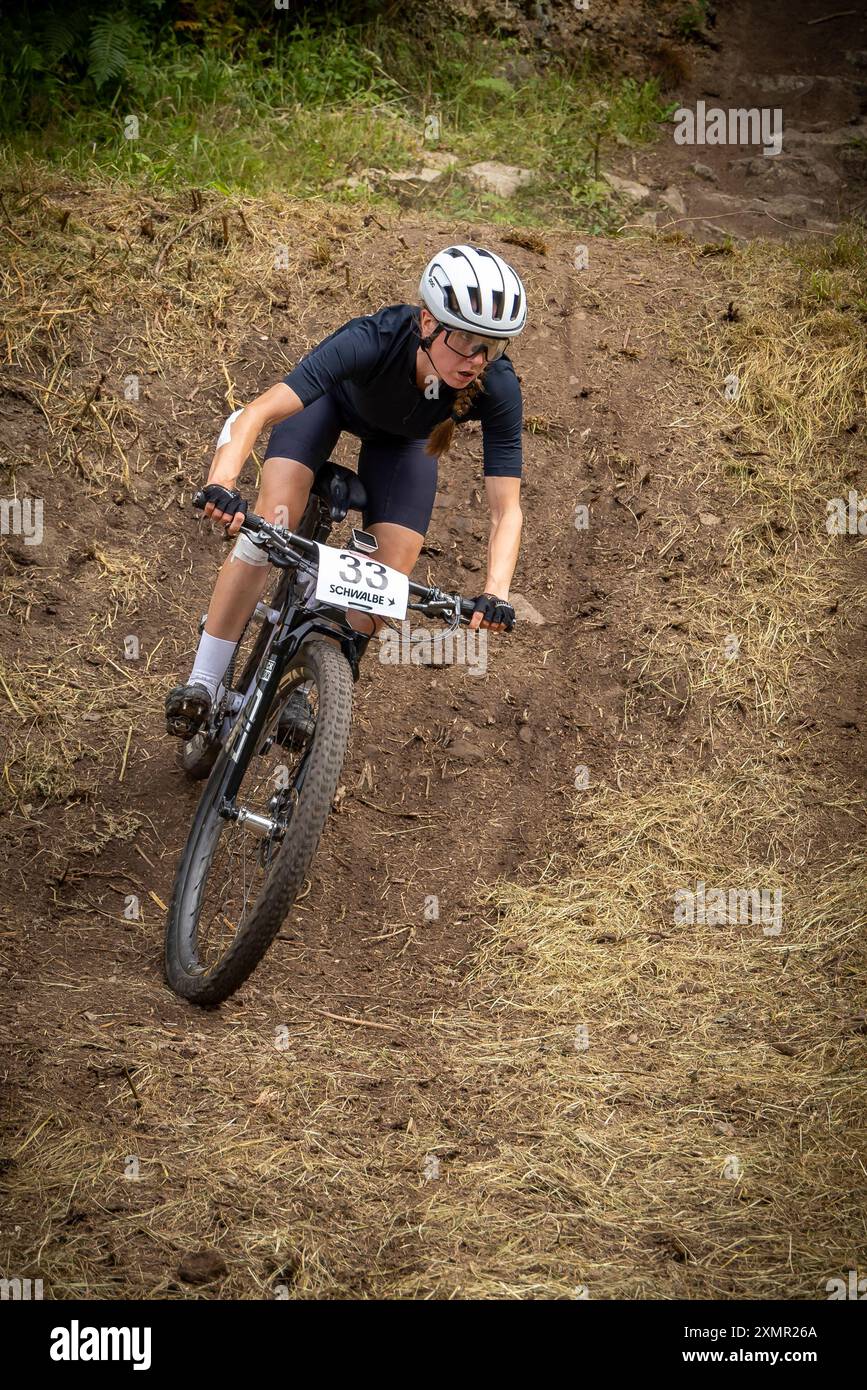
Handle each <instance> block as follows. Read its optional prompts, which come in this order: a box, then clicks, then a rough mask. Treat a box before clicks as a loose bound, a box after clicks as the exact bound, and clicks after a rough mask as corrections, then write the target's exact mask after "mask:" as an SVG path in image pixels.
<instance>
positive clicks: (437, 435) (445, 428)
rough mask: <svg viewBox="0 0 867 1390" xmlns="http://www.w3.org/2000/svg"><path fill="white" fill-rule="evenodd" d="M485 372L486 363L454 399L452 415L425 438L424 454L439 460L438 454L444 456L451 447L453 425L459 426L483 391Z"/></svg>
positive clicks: (453, 431) (453, 435)
mask: <svg viewBox="0 0 867 1390" xmlns="http://www.w3.org/2000/svg"><path fill="white" fill-rule="evenodd" d="M486 371H487V363H486V364H485V367H484V370H483V371H482V372H481V374H480V375H479V376H477V377H476V379H475V381H471V382H470V384H469V386H465V387H464V388H463V390H462V391H459V392H458V394H457V395H456V397H455V403H454V406H453V408H452V413H451V415H450V416H448V417H447V418H446V419H445V420H442V421H441V422H440V424H438V425H435V426H434V428H433V429H432V430H431V432H430V434H429V435H428V438H427V443H426V444H425V446H424V451H425V453H426V454H431V455H432V456H433V457H434V458H439V456H440V454H445V453H447V452H448V450H449V449H450V448H451V447H452V444H453V443H454V437H455V425H456V424H459V423H460V421H461V420H463V419H464V418H465V417H466V416H467V415H468V414H469V412H470V410H471V409H472V406H473V402H474V400H475V399H476V396H478V395H480V394H481V392H482V391H484V389H485V385H484V377H485V372H486Z"/></svg>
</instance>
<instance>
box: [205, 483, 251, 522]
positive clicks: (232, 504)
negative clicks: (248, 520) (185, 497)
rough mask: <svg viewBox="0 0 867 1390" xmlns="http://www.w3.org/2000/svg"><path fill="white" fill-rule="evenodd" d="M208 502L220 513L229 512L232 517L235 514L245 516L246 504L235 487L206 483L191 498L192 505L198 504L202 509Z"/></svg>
mask: <svg viewBox="0 0 867 1390" xmlns="http://www.w3.org/2000/svg"><path fill="white" fill-rule="evenodd" d="M208 502H213V503H214V506H215V507H219V509H220V511H221V512H229V513H231V514H232V515H233V516H234V515H235V513H236V512H243V513H244V515H245V516H246V515H247V503H246V502H245V501H243V499H242V497H241V494H240V492H239V491H238V489H237V488H236V487H232V488H228V487H221V486H220V484H219V483H208V484H207V486H206V487H203V488H202V489H201V491H200V492H198V493H197V494H196V496H195V497H194V498H193V505H194V506H195V505H198V504H200V505H201V506H203V507H204V506H205V505H206V504H207V503H208Z"/></svg>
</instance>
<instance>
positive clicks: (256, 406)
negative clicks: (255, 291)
mask: <svg viewBox="0 0 867 1390" xmlns="http://www.w3.org/2000/svg"><path fill="white" fill-rule="evenodd" d="M419 295H420V299H421V304H419V305H413V304H393V305H390V306H389V307H387V308H385V309H380V310H379V311H378V312H377V313H375V314H368V315H365V316H364V317H361V318H354V319H350V320H349V321H348V323H345V324H344V325H343V326H342V327H341V328H338V329H337V330H336V332H334V333H331V334H330V335H329V336H328V337H327V338H324V339H323V340H322V342H321V343H319V344H318V345H317V346H316V347H315V348H313V350H312V351H311V352H309V353H308V354H307V356H306V357H304V358H302V360H301V362H300V363H299V364H298V366H297V367H296V368H295V369H294V371H291V372H290V373H289V375H288V376H286V377H284V379H283V381H282V382H279V383H278V384H277V385H275V386H272V387H271V388H270V389H269V390H268V391H265V392H263V394H262V395H261V396H257V397H256V399H255V400H254V401H252V402H251V404H250V405H248V406H245V407H244V409H243V410H239V411H235V413H234V415H230V416H229V419H228V420H227V421H226V425H225V427H224V429H223V433H222V434H221V435H220V438H219V440H218V443H217V449H216V452H215V454H214V459H213V462H212V464H211V471H210V473H209V475H208V482H207V485H206V487H205V488H204V493H205V496H206V498H207V499H208V502H207V505H206V507H205V515H206V516H208V517H211V518H212V519H213V520H214V521H219V522H222V523H224V524H225V526H226V530H227V532H228V534H229V535H236V534H237V532H238V530H239V529H240V526H241V523H242V522H243V519H244V511H243V510H239V507H240V508H243V507H244V505H245V504H244V503H243V502H242V500H241V495H240V493H239V492H238V491H237V489H236V487H235V483H236V481H237V479H238V476H239V475H240V473H241V470H242V468H243V467H244V464H245V462H246V460H247V458H248V457H249V455H250V452H251V450H252V449H253V447H254V445H255V443H256V440H257V439H258V437H259V435H260V433H261V432H262V430H263V429H264V428H265V427H266V426H267V425H270V426H272V427H273V428H272V429H271V434H270V436H269V440H268V447H267V449H266V451H265V462H264V465H263V468H262V480H261V487H260V490H259V496H258V498H257V500H256V506H255V511H256V512H257V513H258V514H259V515H260V516H263V517H265V519H266V520H267V521H270V522H278V521H279V523H280V524H281V525H284V526H288V527H289V529H290V530H294V529H295V528H296V527H297V526H298V524H299V522H300V520H301V517H302V515H303V513H304V509H305V507H306V505H307V498H308V495H309V492H310V488H311V485H312V483H313V480H314V477H315V475H316V471H317V469H318V468H319V467H320V465H321V464H323V463H325V462H326V461H327V460H328V459H329V458H330V456H331V453H332V451H333V449H334V446H335V444H336V442H337V439H338V437H339V436H340V433H341V431H342V430H347V431H348V432H349V433H350V434H354V435H356V436H357V437H358V438H359V439H360V440H361V449H360V452H359V456H358V475H359V477H360V478H361V481H362V482H363V483H364V486H365V490H366V493H367V498H368V506H367V511H366V512H365V513H364V514H363V525H364V527H365V529H366V530H369V531H372V532H373V534H374V535H375V536H376V539H377V541H378V549H377V551H376V558H377V560H381V561H382V562H383V564H386V565H391V566H392V568H394V569H397V570H400V571H402V573H404V574H407V575H409V574H411V573H412V570H413V566H414V565H415V563H416V560H417V559H418V557H419V553H420V551H421V547H422V544H423V542H424V538H425V534H426V532H427V529H428V526H429V524H430V518H431V512H432V510H433V504H434V497H435V495H436V488H437V460H438V458H439V456H440V454H442V453H445V451H446V450H447V449H448V448H449V447H450V445H451V443H452V438H453V435H454V427H455V423H456V422H458V421H460V420H473V419H475V420H480V421H481V423H482V441H483V457H484V464H483V466H484V473H485V489H486V493H487V499H488V504H489V507H490V512H491V531H490V536H489V540H488V564H487V575H486V579H485V585H484V591H483V593H481V594H480V595H479V597H478V598H477V599H476V601H475V612H474V613H473V616H472V618H471V620H470V628H471V629H473V630H474V629H476V628H478V627H479V626H481V627H484V628H490V629H491V630H492V631H494V632H501V631H503V630H506V631H509V630H510V629H511V627H512V625H513V623H514V619H515V612H514V609H513V608H512V605H511V604H510V603H509V602H508V596H509V585H510V583H511V580H512V575H513V574H514V571H515V566H516V564H517V562H518V550H519V547H520V539H521V524H522V519H523V518H522V513H521V508H520V501H519V497H520V488H521V462H522V457H521V428H522V398H521V387H520V384H519V382H518V378H517V377H516V375H515V371H514V368H513V366H512V363H511V361H510V360H509V358H508V357H507V356H505V349H506V348H507V347H508V344H509V340H510V339H511V338H514V337H517V335H518V334H519V333H520V332H522V330H523V328H524V326H525V324H526V321H527V300H526V294H525V292H524V286H523V284H522V283H521V280H520V279H519V277H518V275H517V274H516V272H515V271H514V270H513V269H512V267H511V266H510V265H507V263H506V262H505V261H504V260H502V259H501V258H500V257H499V256H497V255H494V253H493V252H491V251H484V250H482V249H481V247H477V246H448V247H446V249H445V250H444V251H441V252H439V254H438V255H436V256H434V257H433V259H432V260H431V261H430V262H429V263H428V265H427V267H426V268H425V271H424V274H423V275H422V277H421V282H420V284H419ZM267 564H268V562H267V560H266V558H265V557H264V556H263V555H262V554H261V552H260V550H259V549H258V548H257V547H256V546H255V545H254V544H253V543H252V542H251V541H250V540H249V539H248V538H247V537H246V536H238V539H237V541H236V542H235V545H234V547H233V550H232V552H231V553H230V555H229V557H228V559H227V560H226V562H225V564H224V565H223V567H222V569H221V570H220V573H219V575H218V577H217V582H216V585H215V586H214V592H213V595H212V598H211V602H210V606H209V608H208V616H207V620H206V623H205V628H204V631H203V633H202V637H201V640H200V642H199V647H198V651H197V652H196V658H195V662H194V664H193V669H192V671H191V673H190V678H189V682H188V683H187V684H186V685H178V686H175V688H174V689H173V690H171V691H170V692H169V694H168V696H167V697H166V719H167V727H168V730H169V732H170V733H172V734H175V735H179V736H180V737H183V738H190V737H192V735H193V734H194V733H195V731H196V730H197V729H198V728H199V726H200V725H201V723H202V722H203V721H204V720H205V719H206V717H207V715H208V713H209V711H210V707H211V704H212V702H213V700H214V699H215V698H216V694H217V690H218V688H219V685H220V682H221V681H222V678H223V676H224V674H225V672H226V668H227V666H228V664H229V660H230V658H231V656H232V653H233V651H234V649H235V645H236V643H237V641H238V639H239V637H240V636H241V633H242V632H243V630H244V626H245V624H246V622H247V620H248V618H249V617H250V614H251V613H252V612H253V609H254V608H255V606H256V603H257V602H258V600H259V598H260V597H261V595H262V592H263V590H264V588H265V583H266V579H267V575H268V569H267ZM347 619H348V621H349V623H350V625H351V626H352V627H353V628H355V629H356V631H359V632H361V633H363V634H367V635H368V636H373V635H375V633H376V632H377V631H378V630H379V628H380V627H381V625H382V622H383V619H382V618H377V617H374V616H372V615H371V614H368V613H362V612H361V611H359V610H357V609H349V610H348V612H347ZM302 698H303V697H302ZM296 714H297V716H298V717H303V711H296Z"/></svg>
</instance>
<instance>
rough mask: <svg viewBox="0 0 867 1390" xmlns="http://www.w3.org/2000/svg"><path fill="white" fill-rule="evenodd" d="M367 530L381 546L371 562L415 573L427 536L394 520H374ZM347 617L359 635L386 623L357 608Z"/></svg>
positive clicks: (372, 631) (407, 572)
mask: <svg viewBox="0 0 867 1390" xmlns="http://www.w3.org/2000/svg"><path fill="white" fill-rule="evenodd" d="M367 529H368V530H369V531H371V532H372V533H373V535H374V536H376V539H377V541H378V543H379V545H378V549H377V551H376V553H375V554H374V555H373V556H371V559H374V560H381V561H382V563H383V564H384V565H389V566H390V567H391V569H393V570H400V572H401V574H412V571H413V569H414V568H415V565H416V561H417V560H418V557H419V555H420V554H421V548H422V546H423V545H424V536H422V535H421V534H420V533H419V532H418V531H412V530H410V528H409V527H408V526H397V525H396V524H395V523H394V522H393V521H375V522H374V523H373V525H372V526H369V527H368V528H367ZM347 617H348V618H349V621H350V623H351V624H352V626H353V627H354V628H357V629H358V631H359V632H365V633H370V634H371V636H375V635H376V633H377V632H379V629H380V628H381V627H382V624H383V622H384V621H385V620H384V619H383V618H377V617H374V615H373V614H371V613H362V612H360V611H359V610H358V609H356V608H350V609H348V610H347ZM371 624H373V628H372V630H371Z"/></svg>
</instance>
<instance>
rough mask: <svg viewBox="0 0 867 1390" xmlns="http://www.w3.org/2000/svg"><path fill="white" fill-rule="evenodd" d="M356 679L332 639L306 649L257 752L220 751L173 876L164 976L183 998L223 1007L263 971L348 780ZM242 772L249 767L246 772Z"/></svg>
mask: <svg viewBox="0 0 867 1390" xmlns="http://www.w3.org/2000/svg"><path fill="white" fill-rule="evenodd" d="M301 684H306V685H307V687H308V699H309V701H310V705H311V711H312V715H313V719H312V732H309V733H308V734H307V735H306V738H305V739H304V741H303V742H302V741H299V740H298V739H297V738H295V739H292V740H290V739H286V738H284V739H283V741H282V742H281V728H280V716H281V712H282V711H283V708H284V706H285V704H286V701H287V699H288V697H289V695H290V694H291V692H292V691H293V690H294V689H296V688H297V687H298V686H299V685H301ZM352 687H353V682H352V671H351V668H350V666H349V663H348V661H347V660H346V658H345V656H344V655H343V653H342V652H341V651H340V650H339V648H338V647H337V646H335V644H334V643H332V642H329V641H328V640H327V639H326V638H311V639H309V640H308V641H306V642H305V643H304V644H303V645H302V647H301V648H300V650H299V652H298V653H297V655H296V656H295V657H294V658H293V660H292V663H291V671H290V672H288V673H287V677H286V679H285V681H284V682H283V683H281V687H280V691H279V695H278V698H277V699H276V700H275V701H274V702H273V705H272V708H271V709H270V710H269V712H268V715H267V716H266V719H265V723H264V726H263V729H262V733H261V734H260V735H259V736H258V737H257V739H256V741H255V745H253V744H248V746H247V747H246V748H245V749H244V751H243V752H242V753H241V755H240V759H239V761H238V764H237V766H238V767H239V768H241V770H242V774H243V775H242V779H241V785H240V787H239V789H238V792H237V795H236V796H235V798H234V802H233V804H232V805H231V806H230V807H227V806H226V804H225V801H226V798H225V792H226V787H227V784H228V782H229V779H230V777H231V775H232V772H233V771H234V770H235V768H236V764H235V763H234V762H233V761H232V759H231V757H230V755H229V752H227V750H225V749H223V750H221V752H220V754H219V756H218V758H217V761H216V763H215V765H214V768H213V771H212V772H211V775H210V778H209V780H208V783H207V785H206V787H205V788H204V791H203V793H202V798H201V801H200V803H199V806H198V809H197V811H196V816H195V820H194V821H193V826H192V829H191V831H190V834H189V836H188V838H187V843H186V845H185V847H184V852H183V854H182V856H181V861H180V864H179V865H178V870H177V873H176V876H175V884H174V889H173V892H172V899H171V903H170V906H169V914H168V920H167V924H166V945H165V968H166V977H167V979H168V982H169V984H170V985H171V987H172V989H173V990H174V991H175V993H176V994H179V995H181V996H182V997H183V998H185V999H189V1000H191V1001H192V1002H193V1003H196V1004H201V1005H212V1004H219V1003H221V1002H222V1000H224V999H227V998H228V997H229V995H230V994H233V993H234V992H235V990H236V989H238V988H239V986H240V985H242V984H243V983H244V981H245V980H246V979H247V978H248V977H249V975H250V974H251V973H252V972H253V970H255V968H256V966H257V965H258V964H259V962H260V961H261V959H262V957H263V956H264V954H265V952H266V951H267V949H268V947H269V946H270V945H271V942H272V941H273V940H274V938H275V936H276V935H277V933H278V931H279V930H280V927H281V925H282V923H283V922H284V920H285V918H286V915H287V914H288V912H289V910H290V909H291V907H292V904H293V903H294V901H295V899H296V897H297V896H298V893H299V892H300V890H301V888H302V886H303V884H304V879H305V877H306V875H307V871H308V869H309V868H310V865H311V863H312V860H313V857H314V855H315V853H316V849H317V846H318V844H319V840H320V838H321V836H322V831H323V830H324V828H325V822H326V821H327V819H328V814H329V811H330V810H331V806H332V803H333V800H334V794H335V792H336V790H337V786H338V783H339V781H340V774H341V771H342V769H343V763H344V760H345V757H346V750H347V747H348V743H349V733H350V726H351V722H352ZM242 764H243V766H242Z"/></svg>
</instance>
